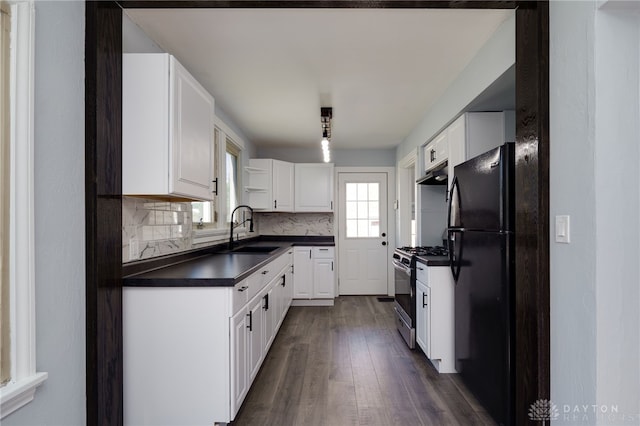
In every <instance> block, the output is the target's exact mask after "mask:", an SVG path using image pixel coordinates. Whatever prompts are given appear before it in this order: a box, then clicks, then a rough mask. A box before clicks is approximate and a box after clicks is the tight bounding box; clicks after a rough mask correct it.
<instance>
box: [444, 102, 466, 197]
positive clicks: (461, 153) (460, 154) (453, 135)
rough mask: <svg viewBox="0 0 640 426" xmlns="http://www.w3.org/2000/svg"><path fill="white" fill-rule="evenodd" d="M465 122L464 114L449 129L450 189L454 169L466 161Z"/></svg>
mask: <svg viewBox="0 0 640 426" xmlns="http://www.w3.org/2000/svg"><path fill="white" fill-rule="evenodd" d="M465 121H466V119H465V115H464V114H463V115H461V116H460V117H459V118H458V119H457V120H456V121H454V122H453V123H451V125H450V126H449V127H448V128H447V133H448V139H449V163H448V170H447V172H448V174H449V182H448V186H447V187H448V188H449V187H451V184H452V183H453V176H454V173H453V168H454V167H455V166H457V165H458V164H460V163H463V162H464V161H465V159H466V154H465V151H466V140H465V138H466V136H465V134H466V131H465V127H466V126H465Z"/></svg>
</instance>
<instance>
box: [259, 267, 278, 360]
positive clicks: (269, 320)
mask: <svg viewBox="0 0 640 426" xmlns="http://www.w3.org/2000/svg"><path fill="white" fill-rule="evenodd" d="M275 284H276V281H275V280H274V281H273V282H272V283H271V284H269V286H268V287H269V289H268V290H267V292H266V293H265V295H264V296H263V297H262V315H263V316H264V321H263V322H262V353H263V354H264V355H266V354H267V352H268V351H269V348H270V347H271V343H273V338H274V337H275V334H276V326H277V325H278V315H277V310H278V300H277V299H278V296H277V294H278V293H277V288H276V285H275Z"/></svg>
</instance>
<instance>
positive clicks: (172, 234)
mask: <svg viewBox="0 0 640 426" xmlns="http://www.w3.org/2000/svg"><path fill="white" fill-rule="evenodd" d="M191 215H192V213H191V203H188V202H182V203H180V202H167V201H160V200H153V199H147V198H136V197H126V196H125V197H122V262H123V263H127V262H133V261H136V260H142V259H150V258H153V257H158V256H164V255H168V254H174V253H178V252H181V251H185V250H190V249H192V248H200V247H204V246H207V245H211V244H216V243H220V242H223V241H226V239H228V236H227V235H226V234H224V235H219V236H218V237H216V238H215V239H214V240H211V241H210V242H207V243H200V244H196V245H194V239H193V235H192V231H193V225H192V224H193V221H192V217H191ZM254 215H255V219H256V221H255V225H256V232H255V233H252V234H246V235H241V239H242V238H250V237H255V236H258V235H316V236H328V235H334V226H333V225H334V224H333V213H260V212H255V213H254Z"/></svg>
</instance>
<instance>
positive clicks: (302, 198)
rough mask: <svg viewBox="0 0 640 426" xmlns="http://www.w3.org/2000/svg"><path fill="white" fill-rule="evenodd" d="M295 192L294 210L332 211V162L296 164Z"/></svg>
mask: <svg viewBox="0 0 640 426" xmlns="http://www.w3.org/2000/svg"><path fill="white" fill-rule="evenodd" d="M295 193H296V196H295V211H297V212H333V164H326V163H299V164H296V165H295Z"/></svg>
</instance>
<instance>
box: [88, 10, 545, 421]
mask: <svg viewBox="0 0 640 426" xmlns="http://www.w3.org/2000/svg"><path fill="white" fill-rule="evenodd" d="M121 7H139V8H176V7H182V8H186V7H200V8H204V7H206V8H215V7H224V8H228V7H247V8H249V7H251V8H285V7H286V8H303V7H312V8H398V9H399V8H415V9H420V8H422V9H424V8H464V9H505V8H514V7H517V9H516V91H517V94H516V106H517V111H516V120H517V124H516V160H517V161H516V179H517V182H516V232H517V236H516V292H515V293H516V300H515V307H516V309H515V311H516V312H515V315H516V344H515V364H516V378H515V387H516V416H515V423H516V424H525V423H528V416H527V414H528V409H529V405H530V404H531V403H533V402H534V401H535V400H537V399H540V398H546V399H548V398H549V386H550V385H549V382H550V367H549V354H550V348H549V254H548V247H549V69H548V68H549V64H548V58H549V52H548V50H549V7H548V3H546V2H534V1H527V2H514V1H506V2H500V1H477V2H476V1H458V2H457V1H401V0H400V1H357V0H356V1H324V0H318V1H279V0H274V1H252V0H247V1H202V2H196V1H184V2H178V1H124V2H120V3H117V2H114V1H101V2H87V4H86V45H85V55H86V58H85V61H86V70H85V72H86V82H85V85H86V97H85V102H86V105H85V108H86V116H85V122H86V124H85V127H86V141H85V146H86V152H85V161H86V182H85V184H86V190H85V191H86V239H87V242H86V251H87V254H86V303H87V306H86V322H87V324H86V326H87V343H86V344H87V351H86V354H87V355H86V361H87V365H86V371H87V381H86V385H87V424H91V425H121V424H122V421H123V418H122V413H123V398H122V379H123V378H122V374H123V373H122V252H121V250H122V241H121V238H122V234H121V224H122V219H121V213H122V200H121V178H122V167H121V149H122V146H121V143H122V136H121V125H122V123H121V113H122V109H121V103H122V95H121V81H122V70H121V59H122V12H121Z"/></svg>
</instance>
